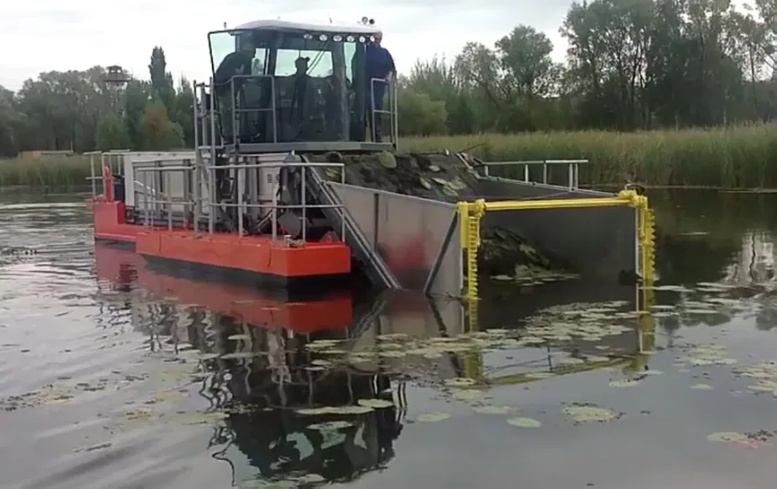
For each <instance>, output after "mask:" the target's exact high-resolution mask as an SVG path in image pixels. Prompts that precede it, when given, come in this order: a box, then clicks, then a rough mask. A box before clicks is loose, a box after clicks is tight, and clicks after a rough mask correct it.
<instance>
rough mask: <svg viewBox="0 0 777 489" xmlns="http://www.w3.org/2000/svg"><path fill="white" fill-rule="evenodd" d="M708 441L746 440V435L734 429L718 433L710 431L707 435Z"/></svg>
mask: <svg viewBox="0 0 777 489" xmlns="http://www.w3.org/2000/svg"><path fill="white" fill-rule="evenodd" d="M707 439H708V440H709V441H716V442H726V443H728V442H737V441H744V440H747V436H746V435H743V434H742V433H737V432H736V431H720V432H718V433H712V434H709V435H707Z"/></svg>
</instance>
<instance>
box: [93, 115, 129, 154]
mask: <svg viewBox="0 0 777 489" xmlns="http://www.w3.org/2000/svg"><path fill="white" fill-rule="evenodd" d="M96 141H97V150H99V151H110V150H112V149H126V148H129V147H130V145H131V142H130V138H129V134H127V126H126V125H125V124H124V122H123V121H122V120H121V119H120V118H119V117H118V116H117V115H116V114H115V113H112V112H108V113H107V114H106V115H104V116H103V117H102V118H101V119H100V122H99V125H98V126H97V136H96Z"/></svg>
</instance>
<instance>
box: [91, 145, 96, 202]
mask: <svg viewBox="0 0 777 489" xmlns="http://www.w3.org/2000/svg"><path fill="white" fill-rule="evenodd" d="M89 169H90V170H91V175H92V176H91V181H92V198H93V199H94V198H96V197H97V179H96V177H97V175H95V173H94V153H92V154H90V155H89Z"/></svg>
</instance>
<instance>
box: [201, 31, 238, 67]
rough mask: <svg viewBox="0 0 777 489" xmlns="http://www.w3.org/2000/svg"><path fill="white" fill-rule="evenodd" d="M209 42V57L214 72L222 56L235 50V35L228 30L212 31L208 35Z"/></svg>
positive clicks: (222, 58) (224, 56)
mask: <svg viewBox="0 0 777 489" xmlns="http://www.w3.org/2000/svg"><path fill="white" fill-rule="evenodd" d="M208 41H209V43H210V58H211V63H212V64H213V66H212V69H213V71H214V72H215V70H216V68H218V67H219V65H220V64H221V62H222V61H224V58H226V57H227V55H228V54H229V53H232V52H234V51H235V47H236V45H235V36H234V35H232V34H231V33H229V32H214V33H212V34H211V35H210V36H208Z"/></svg>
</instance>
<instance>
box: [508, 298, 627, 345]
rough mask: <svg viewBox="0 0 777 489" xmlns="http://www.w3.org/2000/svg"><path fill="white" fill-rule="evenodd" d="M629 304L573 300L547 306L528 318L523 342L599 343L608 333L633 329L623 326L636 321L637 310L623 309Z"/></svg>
mask: <svg viewBox="0 0 777 489" xmlns="http://www.w3.org/2000/svg"><path fill="white" fill-rule="evenodd" d="M627 304H628V303H626V304H624V303H623V302H600V303H573V304H566V305H562V306H554V307H550V308H548V309H545V310H544V311H542V312H541V313H540V314H538V315H536V316H533V317H532V318H530V319H529V320H528V321H527V324H526V328H525V330H524V335H525V336H523V337H522V338H521V339H520V341H522V342H525V343H527V344H536V343H537V342H541V343H551V344H554V343H564V342H569V341H571V340H573V339H578V340H582V341H590V342H599V341H601V340H602V339H603V338H605V337H608V336H617V335H620V334H623V333H627V332H631V331H633V330H634V328H633V327H628V326H624V325H623V324H622V323H623V322H625V321H633V320H634V319H635V318H636V317H637V315H636V313H635V311H627V310H624V306H627Z"/></svg>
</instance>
